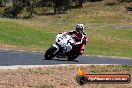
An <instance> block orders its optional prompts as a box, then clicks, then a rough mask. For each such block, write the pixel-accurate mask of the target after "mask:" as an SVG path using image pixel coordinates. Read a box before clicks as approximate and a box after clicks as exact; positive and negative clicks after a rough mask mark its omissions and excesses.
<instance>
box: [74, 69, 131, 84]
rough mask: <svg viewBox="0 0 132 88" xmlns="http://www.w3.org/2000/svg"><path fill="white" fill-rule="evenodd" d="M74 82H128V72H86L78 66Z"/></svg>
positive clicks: (129, 77) (129, 78)
mask: <svg viewBox="0 0 132 88" xmlns="http://www.w3.org/2000/svg"><path fill="white" fill-rule="evenodd" d="M78 73H79V74H78V75H77V76H76V82H77V83H78V84H80V85H83V84H86V83H108V84H115V83H130V82H131V75H130V74H87V73H86V71H85V70H84V68H82V67H79V69H78Z"/></svg>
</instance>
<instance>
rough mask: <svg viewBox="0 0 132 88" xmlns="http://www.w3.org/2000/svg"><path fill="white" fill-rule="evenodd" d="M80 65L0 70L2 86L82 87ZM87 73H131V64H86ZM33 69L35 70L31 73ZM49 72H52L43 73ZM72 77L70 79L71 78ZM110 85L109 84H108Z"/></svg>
mask: <svg viewBox="0 0 132 88" xmlns="http://www.w3.org/2000/svg"><path fill="white" fill-rule="evenodd" d="M78 68H79V66H75V65H68V66H58V67H54V66H53V67H40V68H27V69H23V68H19V69H17V70H9V69H8V70H0V80H1V83H0V87H1V88H4V87H8V88H82V86H80V85H79V84H77V82H76V81H75V80H76V75H77V74H78ZM83 68H84V69H85V70H86V72H87V74H130V75H131V76H132V66H130V65H86V66H83ZM31 71H33V72H32V73H31ZM42 71H43V72H44V71H45V72H49V73H50V74H45V73H44V74H43V73H42ZM69 79H70V80H69ZM108 85H109V86H108ZM106 86H108V87H107V88H131V87H132V84H131V83H129V84H88V85H87V84H85V85H83V88H88V87H90V88H105V87H106Z"/></svg>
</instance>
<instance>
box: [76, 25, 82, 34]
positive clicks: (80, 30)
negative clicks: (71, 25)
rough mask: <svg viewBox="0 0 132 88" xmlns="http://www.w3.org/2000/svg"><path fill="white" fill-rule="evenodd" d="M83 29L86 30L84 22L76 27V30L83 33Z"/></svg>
mask: <svg viewBox="0 0 132 88" xmlns="http://www.w3.org/2000/svg"><path fill="white" fill-rule="evenodd" d="M83 30H84V25H83V24H77V25H76V29H75V31H76V32H79V33H82V32H83Z"/></svg>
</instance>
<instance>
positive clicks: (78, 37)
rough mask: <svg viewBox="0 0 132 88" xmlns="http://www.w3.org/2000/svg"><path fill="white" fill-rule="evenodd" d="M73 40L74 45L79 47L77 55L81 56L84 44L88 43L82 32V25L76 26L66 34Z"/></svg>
mask: <svg viewBox="0 0 132 88" xmlns="http://www.w3.org/2000/svg"><path fill="white" fill-rule="evenodd" d="M67 33H69V34H70V35H72V37H73V38H74V39H75V45H78V46H79V49H80V52H79V54H80V55H82V54H83V52H84V49H85V46H86V42H87V41H88V37H87V35H86V33H85V32H84V25H83V24H77V25H76V28H75V30H74V31H71V32H67Z"/></svg>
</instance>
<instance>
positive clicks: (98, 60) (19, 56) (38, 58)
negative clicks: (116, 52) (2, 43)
mask: <svg viewBox="0 0 132 88" xmlns="http://www.w3.org/2000/svg"><path fill="white" fill-rule="evenodd" d="M43 55H44V53H38V52H26V51H21V52H20V51H5V50H0V66H12V65H56V64H128V65H132V59H127V58H124V59H123V58H112V57H97V56H79V57H78V58H77V59H76V60H75V61H68V60H67V59H65V58H54V59H52V60H42V59H43Z"/></svg>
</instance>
